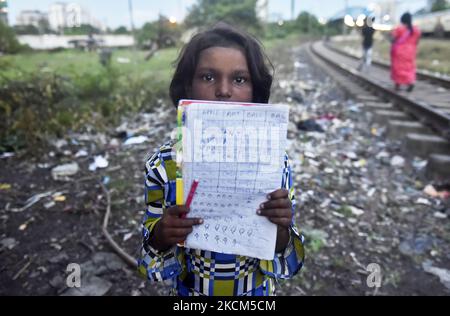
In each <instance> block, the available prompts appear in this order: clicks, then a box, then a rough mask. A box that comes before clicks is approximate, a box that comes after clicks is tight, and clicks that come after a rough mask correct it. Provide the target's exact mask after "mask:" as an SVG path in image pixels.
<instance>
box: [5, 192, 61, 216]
mask: <svg viewBox="0 0 450 316" xmlns="http://www.w3.org/2000/svg"><path fill="white" fill-rule="evenodd" d="M53 193H54V192H53V191H49V192H45V193H39V194H36V195H33V196H32V197H31V198H29V199H28V200H27V201H26V202H25V206H24V207H22V208H20V209H11V212H13V213H19V212H23V211H25V210H26V209H28V208H29V207H31V206H32V205H34V204H36V203H37V202H39V201H40V200H41V199H43V198H45V197H47V196H50V195H52V194H53Z"/></svg>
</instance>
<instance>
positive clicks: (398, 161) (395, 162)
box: [391, 156, 405, 167]
mask: <svg viewBox="0 0 450 316" xmlns="http://www.w3.org/2000/svg"><path fill="white" fill-rule="evenodd" d="M404 165H405V158H403V157H401V156H394V157H392V159H391V166H392V167H403V166H404Z"/></svg>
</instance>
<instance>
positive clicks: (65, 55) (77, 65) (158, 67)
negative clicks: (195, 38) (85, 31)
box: [0, 48, 177, 81]
mask: <svg viewBox="0 0 450 316" xmlns="http://www.w3.org/2000/svg"><path fill="white" fill-rule="evenodd" d="M146 54H147V53H146V52H144V51H133V50H116V51H114V52H113V55H112V58H111V66H112V67H113V68H114V69H115V70H116V71H117V72H118V74H119V75H120V76H125V75H126V76H131V77H134V78H136V77H137V78H150V77H151V78H152V79H154V80H158V81H168V80H169V79H170V76H171V74H172V67H171V63H172V62H173V61H174V60H175V58H176V56H177V49H175V48H171V49H165V50H161V51H159V52H158V53H157V54H156V55H155V56H153V58H152V59H150V60H149V61H145V59H144V58H145V55H146ZM118 58H128V59H129V60H130V63H119V62H118V60H117V59H118ZM1 65H4V66H7V67H6V70H4V71H3V76H4V77H6V78H10V79H17V78H19V77H21V76H23V75H24V74H26V73H30V72H31V73H36V72H39V71H42V72H54V73H57V74H60V75H64V76H69V77H77V76H80V75H83V74H86V73H98V72H101V71H102V68H103V66H102V65H101V64H100V62H99V56H98V54H97V53H96V52H83V51H75V50H67V51H62V52H54V53H50V52H33V53H27V54H18V55H8V56H2V57H0V66H1Z"/></svg>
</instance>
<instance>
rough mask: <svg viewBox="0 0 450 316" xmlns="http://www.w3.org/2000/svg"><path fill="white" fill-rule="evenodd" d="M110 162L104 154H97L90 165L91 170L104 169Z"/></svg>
mask: <svg viewBox="0 0 450 316" xmlns="http://www.w3.org/2000/svg"><path fill="white" fill-rule="evenodd" d="M108 165H109V162H108V160H106V158H104V157H103V156H95V158H94V162H93V163H91V164H90V165H89V170H90V171H95V170H97V169H103V168H106V167H108Z"/></svg>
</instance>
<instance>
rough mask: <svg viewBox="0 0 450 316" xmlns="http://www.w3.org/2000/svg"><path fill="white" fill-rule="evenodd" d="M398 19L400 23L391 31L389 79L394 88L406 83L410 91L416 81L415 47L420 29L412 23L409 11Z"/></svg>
mask: <svg viewBox="0 0 450 316" xmlns="http://www.w3.org/2000/svg"><path fill="white" fill-rule="evenodd" d="M400 21H401V22H402V24H401V25H399V26H398V27H396V28H395V29H394V30H393V31H392V33H391V36H392V37H391V38H392V46H391V79H392V80H393V81H394V83H395V90H400V86H401V85H407V86H408V88H407V91H412V90H413V89H414V83H415V81H416V49H417V44H418V42H419V39H420V30H419V28H417V27H416V26H413V25H412V16H411V14H410V13H404V14H403V15H402V17H401V18H400Z"/></svg>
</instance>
